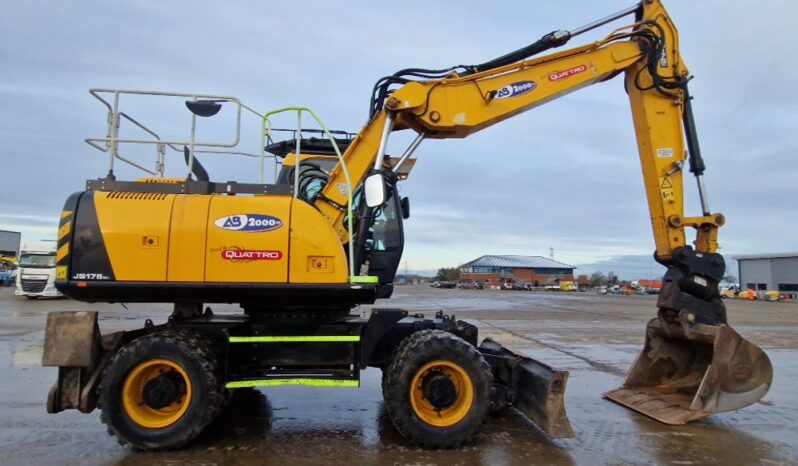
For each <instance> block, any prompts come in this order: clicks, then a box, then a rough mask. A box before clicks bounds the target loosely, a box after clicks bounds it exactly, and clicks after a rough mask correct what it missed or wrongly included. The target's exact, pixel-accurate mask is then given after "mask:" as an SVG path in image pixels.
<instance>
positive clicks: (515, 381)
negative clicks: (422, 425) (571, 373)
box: [479, 338, 574, 438]
mask: <svg viewBox="0 0 798 466" xmlns="http://www.w3.org/2000/svg"><path fill="white" fill-rule="evenodd" d="M479 351H480V352H481V353H482V355H483V356H484V357H485V360H486V361H487V362H488V364H490V366H491V371H492V372H493V383H494V385H493V393H492V397H491V407H492V408H493V409H500V408H502V407H503V406H506V405H508V404H510V405H512V406H513V407H515V408H516V409H518V411H520V412H521V413H522V414H524V415H525V416H526V417H527V418H528V419H529V420H530V421H532V422H533V423H535V425H537V426H538V428H540V430H542V431H543V432H544V433H545V434H546V435H548V436H549V437H551V438H571V437H573V436H574V432H573V430H572V429H571V422H570V421H569V420H568V415H567V414H566V413H565V384H566V382H568V371H560V370H556V369H552V368H551V367H549V366H547V365H546V364H543V363H541V362H539V361H535V360H534V359H531V358H527V357H524V356H520V355H518V354H516V353H513V352H512V351H510V350H508V349H506V348H504V347H503V346H502V345H500V344H499V343H497V342H496V341H494V340H492V339H490V338H485V339H484V340H483V341H482V345H480V347H479Z"/></svg>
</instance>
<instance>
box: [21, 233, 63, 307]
mask: <svg viewBox="0 0 798 466" xmlns="http://www.w3.org/2000/svg"><path fill="white" fill-rule="evenodd" d="M56 244H57V243H56V242H55V241H36V242H32V243H27V244H25V245H24V246H23V247H22V250H21V251H20V253H19V268H18V269H17V287H16V290H15V291H14V294H15V295H17V296H24V297H26V298H28V299H37V298H39V297H51V298H57V297H61V296H63V295H62V294H61V293H60V292H59V291H58V290H57V289H56V288H55V262H56V257H55V256H56Z"/></svg>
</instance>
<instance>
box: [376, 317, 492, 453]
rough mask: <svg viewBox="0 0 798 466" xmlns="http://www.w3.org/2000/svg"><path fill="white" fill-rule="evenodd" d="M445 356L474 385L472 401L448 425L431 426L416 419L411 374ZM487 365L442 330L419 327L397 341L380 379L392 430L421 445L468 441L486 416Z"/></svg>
mask: <svg viewBox="0 0 798 466" xmlns="http://www.w3.org/2000/svg"><path fill="white" fill-rule="evenodd" d="M435 360H447V361H451V362H454V363H456V364H458V365H459V366H460V367H462V368H463V369H464V370H465V371H466V373H468V375H469V376H470V378H471V382H472V384H473V385H474V401H473V404H472V405H471V409H470V410H469V412H468V414H466V417H465V418H464V419H463V420H462V421H460V422H459V423H458V424H455V425H454V426H450V427H445V428H444V427H435V426H432V425H430V424H427V423H426V422H424V421H422V420H421V419H419V417H418V416H417V415H416V414H415V412H414V411H413V407H412V405H411V404H410V384H411V383H412V381H413V376H414V375H415V374H416V372H417V371H418V370H419V369H421V367H423V366H424V365H425V364H427V363H429V362H431V361H435ZM492 383H493V376H492V375H491V372H490V367H489V366H488V363H486V362H485V359H484V358H483V357H482V355H481V354H480V353H479V351H477V349H476V348H475V347H473V346H472V345H470V344H468V343H467V342H466V341H465V340H463V339H462V338H460V337H457V336H455V335H453V334H451V333H449V332H445V331H443V330H421V331H418V332H415V333H413V334H411V335H410V336H408V337H406V338H405V339H404V340H402V342H401V343H400V344H399V347H398V348H397V350H396V352H395V353H394V356H393V358H392V361H391V364H390V366H388V368H387V370H386V372H385V377H384V379H383V387H382V388H383V396H384V399H385V406H386V410H387V411H388V416H389V417H390V418H391V421H392V422H393V424H394V426H395V427H396V430H398V431H399V433H400V434H402V435H403V436H404V437H405V438H407V439H408V440H410V441H411V442H413V443H415V444H416V445H419V446H421V447H424V448H457V447H459V446H460V445H462V444H463V443H466V442H470V441H471V440H472V439H473V438H474V436H475V435H476V434H477V433H478V432H479V430H480V428H481V427H482V424H483V423H484V422H485V419H487V417H488V408H489V406H490V387H491V384H492Z"/></svg>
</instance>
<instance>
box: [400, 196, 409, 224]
mask: <svg viewBox="0 0 798 466" xmlns="http://www.w3.org/2000/svg"><path fill="white" fill-rule="evenodd" d="M402 218H403V219H405V220H407V219H408V218H410V198H409V197H403V198H402Z"/></svg>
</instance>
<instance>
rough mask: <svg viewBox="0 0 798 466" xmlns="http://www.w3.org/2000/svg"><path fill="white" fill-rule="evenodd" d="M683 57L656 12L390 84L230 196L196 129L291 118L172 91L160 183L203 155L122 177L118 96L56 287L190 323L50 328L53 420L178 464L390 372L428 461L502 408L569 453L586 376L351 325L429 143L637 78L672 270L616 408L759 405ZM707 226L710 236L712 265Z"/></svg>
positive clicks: (660, 230) (47, 357)
mask: <svg viewBox="0 0 798 466" xmlns="http://www.w3.org/2000/svg"><path fill="white" fill-rule="evenodd" d="M629 15H633V16H634V20H633V21H632V22H631V24H629V25H626V26H624V27H620V28H618V29H616V30H614V31H612V32H611V33H610V34H609V35H608V36H607V37H605V38H604V39H602V40H599V41H597V42H594V43H591V44H588V45H584V46H580V47H576V48H572V49H568V50H564V51H561V52H558V53H553V54H551V55H546V56H540V57H536V55H538V54H540V53H542V52H544V51H547V50H550V49H553V48H556V47H560V46H562V45H564V44H566V43H567V42H568V41H569V40H570V39H571V38H572V37H574V36H576V35H579V34H581V33H583V32H586V31H589V30H592V29H594V28H596V27H599V26H602V25H604V24H607V23H609V22H611V21H614V20H617V19H619V18H622V17H625V16H629ZM680 52H681V50H680V48H679V45H678V33H677V30H676V27H675V26H674V24H673V22H672V21H671V19H670V17H669V16H668V14H667V12H666V11H665V9H664V8H663V6H662V4H661V3H660V2H659V1H658V0H644V1H643V2H641V3H640V4H638V5H635V6H633V7H631V8H628V9H626V10H623V11H621V12H619V13H617V14H614V15H611V16H609V17H607V18H603V19H601V20H599V21H596V22H594V23H591V24H589V25H587V26H585V27H582V28H578V29H575V30H573V31H564V30H558V31H554V32H552V33H550V34H546V35H545V36H543V37H542V38H541V39H540V40H538V41H536V42H534V43H532V44H530V45H528V46H526V47H524V48H522V49H519V50H517V51H515V52H512V53H509V54H507V55H504V56H502V57H499V58H497V59H494V60H491V61H489V62H486V63H482V64H479V65H473V66H456V67H451V68H447V69H443V70H423V69H417V68H412V69H408V70H402V71H400V72H397V73H395V74H393V75H390V76H386V77H384V78H381V79H380V80H378V81H377V83H376V85H375V87H374V91H373V94H372V99H371V106H370V115H369V119H368V121H367V123H366V125H365V126H364V127H363V128H362V129H361V131H360V132H359V133H357V135H347V134H346V133H341V132H336V133H332V132H330V131H327V130H326V129H324V127H322V130H321V131H320V132H321V133H323V135H324V136H325V137H326V138H306V137H304V136H303V131H302V130H301V128H298V129H297V130H296V131H294V133H293V134H294V138H293V139H288V140H287V141H282V142H278V143H273V144H270V145H269V146H265V147H266V148H268V149H269V151H272V152H274V153H276V152H279V153H280V154H279V155H280V156H281V157H282V158H283V159H284V164H283V167H282V171H281V173H280V174H279V175H278V179H277V181H276V183H273V184H266V183H263V182H261V183H257V184H243V183H237V182H213V181H210V179H209V175H208V173H207V172H206V171H205V169H204V168H203V167H202V165H201V164H200V163H199V160H198V159H197V158H196V157H195V155H196V153H197V152H198V151H197V150H196V149H197V147H198V146H202V145H201V144H199V143H197V142H196V141H195V138H194V128H195V123H196V118H197V117H210V116H213V115H214V114H216V112H218V111H219V109H220V108H221V106H222V104H229V103H232V104H234V105H235V106H236V108H237V109H238V114H239V117H240V114H241V112H242V109H244V110H246V111H250V112H252V113H255V114H256V115H258V116H259V117H260V118H262V121H263V129H264V135H269V136H271V134H273V133H272V130H271V127H270V125H269V121H270V120H269V116H270V115H271V114H273V113H274V112H271V113H267V114H263V115H261V114H259V113H257V112H255V111H254V110H252V109H250V108H249V107H246V106H244V105H243V104H241V102H240V101H238V100H237V99H235V98H231V97H214V96H198V95H196V94H172V95H182V96H185V97H187V98H188V99H189V100H187V101H186V105H187V106H188V108H189V110H191V112H192V113H193V116H192V137H191V140H190V141H187V142H178V141H165V140H161V139H157V140H154V141H150V142H152V143H153V144H155V145H156V147H157V148H158V150H159V152H158V157H159V158H158V160H157V163H156V172H157V173H156V174H158V173H159V174H161V175H163V162H164V159H163V151H164V150H165V149H166V148H167V147H171V148H173V149H175V150H178V149H176V148H175V147H174V146H176V145H180V144H184V145H185V147H184V156H185V160H186V163H187V165H188V174H187V176H186V178H185V179H164V178H158V177H155V178H148V179H145V180H139V181H121V180H117V179H116V177H115V175H114V171H113V167H114V166H113V163H114V160H116V159H117V158H118V159H121V160H125V159H124V158H123V157H121V156H119V154H118V153H117V146H118V144H120V143H125V142H135V141H130V140H125V139H124V138H120V137H119V135H118V130H117V127H118V123H119V121H120V118H123V117H125V118H127V117H126V115H125V114H124V113H123V112H120V111H119V110H118V108H117V107H116V103H114V104H111V103H110V102H109V101H106V100H103V99H100V100H101V101H102V102H103V103H104V104H105V105H106V106H107V108H108V109H109V127H108V128H109V129H108V135H107V136H106V138H99V139H97V138H95V139H89V140H87V142H89V143H90V144H93V145H95V144H97V145H95V147H97V148H99V149H101V150H103V149H105V150H104V151H107V152H108V153H109V154H110V167H109V174H108V176H106V177H105V178H100V179H97V180H89V182H88V183H87V190H85V191H82V192H78V193H75V194H73V195H72V196H71V197H70V198H69V199H68V200H67V202H66V205H65V208H64V212H63V215H62V219H61V225H60V230H59V250H58V256H57V259H58V281H57V286H58V288H59V290H61V291H62V292H63V293H65V294H67V295H69V296H72V297H74V298H76V299H81V300H85V301H107V302H169V303H174V312H173V314H172V316H171V318H170V319H169V321H168V322H167V323H165V324H163V325H158V326H155V325H152V323H151V322H150V323H148V325H147V326H145V328H142V329H139V330H135V331H131V332H120V333H117V334H114V335H111V336H106V337H105V338H104V339H102V340H101V339H100V335H99V330H98V329H97V317H96V313H85V312H84V313H58V314H51V316H50V318H49V319H48V329H47V337H46V340H45V352H44V363H45V364H46V365H52V366H58V367H59V379H58V382H57V383H56V385H55V386H54V388H53V390H52V391H51V394H50V397H49V399H48V408H49V410H50V411H51V412H57V411H60V410H63V409H69V408H77V409H80V410H81V411H85V412H88V411H91V410H92V409H93V408H94V406H95V404H96V403H97V400H98V399H99V400H101V401H102V403H101V404H102V419H103V421H104V422H106V423H107V424H108V425H109V431H110V432H111V433H112V434H113V435H115V436H117V437H118V438H119V439H120V440H121V441H123V442H126V443H129V444H131V445H133V446H135V447H137V448H142V449H161V448H176V447H179V446H182V445H184V444H186V443H187V442H189V441H190V440H191V439H193V438H194V437H195V436H196V435H197V434H198V433H199V432H201V431H202V429H204V428H205V426H207V425H208V423H210V422H211V421H212V420H213V419H214V418H215V417H216V416H217V415H218V413H219V412H220V410H221V409H223V400H224V399H225V396H226V391H227V390H233V389H239V388H245V387H255V386H274V385H314V386H336V387H344V386H348V387H351V386H357V385H358V384H359V371H360V370H361V369H364V368H365V367H367V366H372V367H379V368H381V369H382V370H383V373H384V377H383V394H384V397H385V405H386V410H387V412H388V415H389V416H390V418H391V420H392V421H393V423H394V425H395V426H396V428H397V429H398V430H399V432H401V433H402V434H403V435H405V436H406V437H407V438H409V439H410V440H412V441H413V442H415V443H417V444H419V445H422V446H425V447H452V446H458V445H460V444H462V443H463V442H466V441H468V440H470V439H471V438H473V436H474V435H475V434H476V433H477V432H478V430H479V428H480V426H481V425H482V423H483V422H484V420H485V419H486V417H487V415H488V407H489V406H493V407H501V406H505V405H508V404H512V405H513V406H515V407H516V408H518V409H519V410H520V411H522V412H523V413H524V414H525V415H526V416H527V417H529V418H530V419H531V420H533V421H534V422H535V423H536V424H537V425H538V426H539V427H540V428H541V429H542V430H543V431H544V432H546V433H548V434H549V435H551V436H553V437H568V436H572V435H573V431H572V429H571V427H570V423H569V422H568V419H567V416H566V415H565V409H564V405H563V400H564V390H565V384H566V381H567V376H568V374H567V372H566V371H558V370H556V369H553V368H551V367H549V366H547V365H545V364H543V363H540V362H537V361H534V360H532V359H530V358H524V357H521V356H519V355H515V354H513V353H510V352H509V351H507V350H506V349H504V348H503V347H501V345H499V344H497V343H496V342H492V341H486V342H483V343H482V344H481V345H480V346H478V345H477V329H476V328H475V327H473V326H472V325H469V324H467V323H465V322H462V321H456V320H455V319H454V318H453V317H451V316H447V315H444V314H443V313H442V312H441V313H439V314H437V315H436V316H435V317H434V318H432V319H426V318H424V317H423V316H409V314H408V312H407V311H403V310H401V309H379V308H378V309H374V310H373V311H372V313H371V315H370V317H369V318H368V319H364V318H362V317H361V316H359V315H352V314H350V311H351V310H352V309H353V308H354V306H356V305H359V304H371V303H373V302H375V301H376V300H377V299H381V298H388V297H390V295H391V293H392V290H393V281H394V277H395V275H396V270H397V267H398V265H399V261H400V259H401V255H402V250H403V247H404V229H403V221H404V220H406V219H407V218H408V217H409V213H410V212H409V201H408V199H407V198H402V197H400V196H399V191H398V188H397V184H398V182H400V181H401V180H402V179H403V178H404V177H406V176H407V172H408V169H409V167H411V166H412V160H413V159H412V158H411V156H412V154H413V153H414V152H415V150H416V149H417V147H418V146H419V145H420V144H421V143H422V142H423V141H424V140H425V139H448V138H463V137H467V136H469V135H470V134H473V133H475V132H477V131H480V130H482V129H484V128H487V127H489V126H491V125H494V124H497V123H499V122H501V121H503V120H505V119H508V118H511V117H514V116H517V115H520V114H521V113H523V112H524V111H527V110H530V109H532V108H534V107H536V106H538V105H542V104H544V103H547V102H551V101H553V100H556V99H557V98H559V97H562V96H564V95H567V94H569V93H571V92H574V91H577V90H579V89H582V88H584V87H587V86H590V85H593V84H596V83H600V82H603V81H607V80H609V79H611V78H613V77H615V76H617V75H619V74H624V84H625V87H626V91H627V93H628V95H629V99H630V104H631V111H632V116H633V119H634V131H635V134H636V136H637V142H638V150H639V158H640V163H641V167H642V173H643V181H644V185H645V189H646V196H647V201H648V207H649V211H650V217H651V224H652V228H653V234H654V242H655V246H656V252H655V258H656V259H657V261H659V262H660V263H661V264H662V265H663V266H665V267H666V268H667V273H666V275H665V277H664V280H663V286H662V288H661V291H660V294H659V297H658V301H657V306H658V315H657V317H656V318H654V319H652V320H651V321H650V322H649V323H648V327H647V329H646V344H645V347H644V349H643V351H641V353H640V354H639V355H638V357H637V359H636V361H635V363H634V365H633V366H632V368H631V370H630V372H629V375H628V377H627V379H626V381H625V382H624V384H623V386H622V387H620V388H618V389H616V390H613V391H611V392H609V393H607V394H606V396H607V397H608V398H610V399H612V400H614V401H616V402H618V403H620V404H622V405H624V406H627V407H629V408H631V409H634V410H637V411H639V412H641V413H644V414H646V415H648V416H650V417H652V418H655V419H658V420H660V421H662V422H665V423H668V424H683V423H686V422H688V421H691V420H695V419H700V418H703V417H706V416H708V415H711V414H713V413H716V412H722V411H730V410H734V409H738V408H742V407H744V406H747V405H750V404H751V403H754V402H756V401H757V400H759V399H760V398H761V397H762V396H764V394H765V393H766V392H767V390H768V389H769V387H770V384H771V381H772V366H771V364H770V361H769V360H768V358H767V356H766V355H765V353H764V352H763V351H762V350H761V349H760V348H758V347H757V346H755V345H753V344H751V343H750V342H748V341H746V340H745V339H743V338H742V337H741V336H740V335H739V334H737V333H736V332H735V331H734V330H733V329H732V328H731V327H730V326H729V325H728V322H727V319H726V310H725V307H724V304H723V302H722V300H721V297H720V294H719V290H718V286H717V285H718V283H719V281H720V280H721V278H722V276H723V273H724V272H725V263H724V259H723V256H721V255H720V254H718V253H717V249H718V244H717V234H718V229H719V228H720V227H721V226H722V225H723V224H724V217H723V215H721V214H719V213H713V212H712V211H711V210H710V208H709V206H708V202H707V197H706V193H705V187H704V180H703V175H704V171H705V166H704V162H703V159H702V157H701V153H700V150H699V146H698V139H697V135H696V128H695V124H694V121H693V114H692V108H691V99H690V95H689V93H688V86H687V82H688V81H689V79H690V76H689V73H688V71H687V68H686V66H685V63H684V61H683V59H682V56H681V53H680ZM98 92H107V93H112V94H114V95H115V97H116V100H115V101H114V102H117V101H118V97H119V94H120V93H122V92H124V91H119V90H104V91H102V90H95V91H92V94H94V95H95V96H97V93H98ZM128 92H130V91H128ZM150 94H152V93H150ZM98 98H99V97H98ZM293 110H296V111H297V112H299V117H300V118H301V116H302V115H303V113H302V112H306V113H310V114H311V115H313V116H314V118H315V114H312V112H309V111H308V110H307V109H301V108H300V109H293ZM131 121H132V120H131ZM136 124H138V123H136ZM402 130H405V131H412V132H414V133H416V138H415V139H414V140H413V142H412V143H411V144H410V145H409V147H407V149H406V150H405V151H404V153H403V154H402V155H401V156H400V157H395V158H391V157H389V156H388V155H387V147H388V143H389V137H390V135H391V134H392V133H393V132H396V131H402ZM152 134H154V133H152ZM334 135H335V136H334ZM102 144H105V145H102ZM222 146H223V145H222ZM223 147H231V146H229V145H227V146H223ZM303 147H304V149H303ZM254 156H255V157H258V155H257V154H255V155H254ZM260 164H261V168H262V167H263V164H264V155H263V152H261V154H260ZM686 168H687V169H689V170H690V172H691V173H692V174H693V175H694V176H695V178H696V182H697V186H698V192H699V197H700V214H699V215H696V216H689V215H686V214H685V209H684V195H683V171H684V170H685V169H686ZM261 173H262V171H261ZM261 181H262V180H261ZM688 229H693V230H695V232H696V235H695V240H694V241H693V242H692V246H690V245H688V243H687V230H688ZM217 302H229V303H239V304H240V305H241V307H242V308H243V311H244V313H243V315H241V316H214V314H213V312H212V310H211V309H210V308H205V305H206V304H208V303H217ZM67 347H69V348H70V350H71V351H68V352H66V351H64V349H65V348H67Z"/></svg>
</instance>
